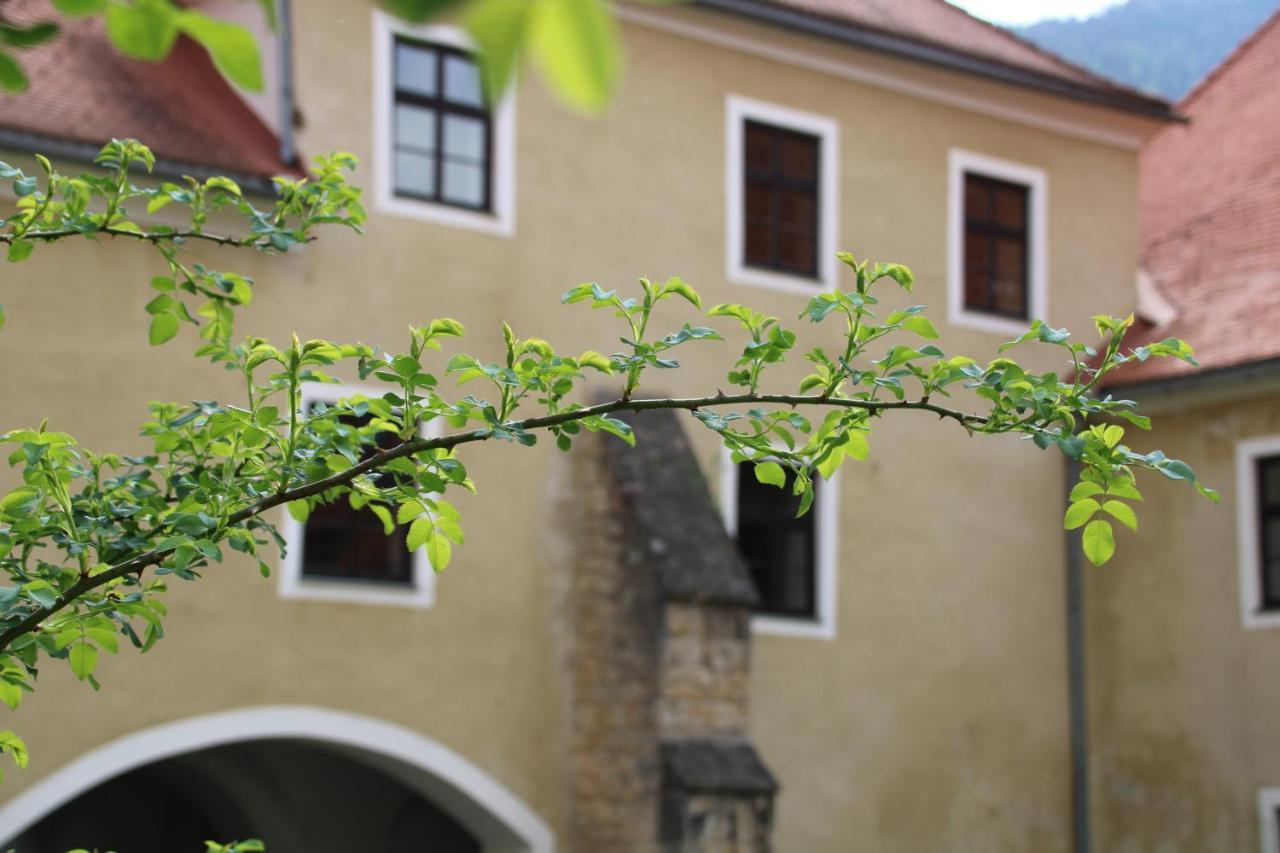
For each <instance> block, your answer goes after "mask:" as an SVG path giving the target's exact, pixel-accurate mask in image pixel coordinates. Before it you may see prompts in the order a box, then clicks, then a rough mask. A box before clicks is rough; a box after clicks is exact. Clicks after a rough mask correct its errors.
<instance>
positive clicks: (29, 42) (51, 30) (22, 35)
mask: <svg viewBox="0 0 1280 853" xmlns="http://www.w3.org/2000/svg"><path fill="white" fill-rule="evenodd" d="M57 34H58V25H57V24H55V23H53V22H52V21H45V22H43V23H39V24H32V25H31V26H29V27H15V26H12V25H10V24H0V41H3V42H4V43H5V44H11V45H13V46H14V47H35V46H36V45H39V44H44V43H45V42H47V41H48V40H49V39H51V38H53V37H54V36H56V35H57Z"/></svg>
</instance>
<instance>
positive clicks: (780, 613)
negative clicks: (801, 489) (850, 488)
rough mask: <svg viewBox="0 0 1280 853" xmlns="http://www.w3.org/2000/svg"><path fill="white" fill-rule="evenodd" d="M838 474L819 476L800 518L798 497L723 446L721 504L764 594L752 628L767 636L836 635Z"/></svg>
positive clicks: (827, 637) (758, 605)
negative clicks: (764, 478) (759, 478)
mask: <svg viewBox="0 0 1280 853" xmlns="http://www.w3.org/2000/svg"><path fill="white" fill-rule="evenodd" d="M839 476H840V475H839V474H838V473H837V474H836V475H835V476H834V477H832V478H831V479H830V480H817V481H815V489H814V500H813V506H812V508H811V509H810V510H809V512H808V513H806V514H805V515H804V516H802V517H800V518H796V517H795V515H796V510H797V508H798V502H799V499H798V498H796V497H794V496H793V495H792V494H791V489H790V477H789V476H788V483H787V488H784V489H779V488H778V487H776V486H770V485H765V484H762V483H760V482H758V481H757V480H756V478H755V473H754V471H753V463H751V462H741V463H734V462H733V460H732V458H731V456H730V454H729V452H728V451H727V450H725V451H723V452H722V456H721V473H720V504H721V508H722V511H723V513H724V522H725V528H726V529H727V530H728V531H729V535H730V536H731V537H733V539H734V541H735V542H736V543H737V545H738V548H739V550H740V551H741V553H742V556H743V559H744V561H745V562H746V564H747V568H748V570H749V571H750V572H751V579H752V582H753V583H754V584H755V586H756V591H757V592H758V593H759V595H760V602H759V603H758V604H757V606H756V612H755V615H754V616H753V617H752V628H753V629H755V630H756V631H759V632H761V633H766V634H779V635H783V636H790V637H813V638H819V639H833V638H834V637H835V635H836V559H837V556H836V531H837V524H838V516H837V499H838V496H839Z"/></svg>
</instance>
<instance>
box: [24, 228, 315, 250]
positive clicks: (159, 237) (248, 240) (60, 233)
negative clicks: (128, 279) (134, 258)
mask: <svg viewBox="0 0 1280 853" xmlns="http://www.w3.org/2000/svg"><path fill="white" fill-rule="evenodd" d="M94 234H106V235H107V236H108V237H132V238H133V239H134V240H139V241H141V242H144V243H178V242H185V241H187V240H203V241H204V242H206V243H213V244H214V245H217V246H237V247H241V248H248V247H250V246H264V247H265V246H268V245H270V242H269V240H267V239H266V238H263V237H260V236H258V235H250V236H248V237H224V236H222V235H221V234H206V233H204V232H203V231H172V232H168V233H162V232H155V231H130V230H128V229H126V228H114V227H102V228H95V229H94V230H92V231H78V230H76V229H74V228H60V229H57V230H54V231H35V232H26V233H23V234H0V244H6V243H14V242H17V241H20V240H32V241H34V240H41V241H44V242H46V243H52V242H54V241H55V240H62V239H64V238H66V237H90V236H93V235H94ZM313 240H315V237H312V236H310V235H308V236H307V237H306V238H305V239H304V240H301V241H299V242H307V243H310V242H311V241H313Z"/></svg>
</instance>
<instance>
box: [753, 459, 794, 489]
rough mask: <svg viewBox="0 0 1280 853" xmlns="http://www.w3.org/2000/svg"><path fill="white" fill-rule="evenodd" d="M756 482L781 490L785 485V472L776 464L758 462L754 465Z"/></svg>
mask: <svg viewBox="0 0 1280 853" xmlns="http://www.w3.org/2000/svg"><path fill="white" fill-rule="evenodd" d="M756 480H758V481H759V482H761V483H764V484H765V485H768V486H777V487H778V488H779V489H781V488H783V487H784V486H786V485H787V472H786V471H784V470H782V466H781V465H779V464H778V463H777V462H760V463H757V464H756Z"/></svg>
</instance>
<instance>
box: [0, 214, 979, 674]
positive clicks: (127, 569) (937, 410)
mask: <svg viewBox="0 0 1280 853" xmlns="http://www.w3.org/2000/svg"><path fill="white" fill-rule="evenodd" d="M125 233H126V234H127V233H128V232H125ZM131 236H137V235H131ZM754 403H767V404H775V405H783V406H793V407H794V406H831V407H836V408H848V409H862V410H864V411H868V412H872V413H879V412H885V411H894V410H899V409H901V410H916V411H924V412H931V413H933V414H935V415H938V416H939V417H941V418H948V419H951V420H954V421H956V422H957V423H959V424H961V425H962V426H964V427H965V428H966V429H967V428H970V427H981V426H984V425H986V424H987V423H988V418H985V417H981V416H979V415H970V414H965V413H964V412H960V411H956V410H954V409H948V408H946V407H944V406H938V405H934V404H933V403H930V402H928V401H927V400H915V401H911V400H904V401H896V402H876V401H868V400H849V399H844V398H839V397H827V396H825V395H812V394H717V395H715V396H713V397H683V398H658V399H642V400H628V399H617V400H612V401H610V402H606V403H599V404H597V405H594V406H588V407H585V408H582V409H575V410H573V411H569V412H560V413H557V414H554V415H543V416H541V417H533V418H525V419H524V420H520V421H510V422H507V423H505V424H503V426H505V427H507V428H511V429H520V430H534V429H546V428H549V427H555V426H561V425H563V424H567V423H572V422H575V421H581V420H585V419H587V418H592V417H598V416H601V415H608V414H612V413H614V412H624V411H629V412H642V411H647V410H653V409H685V410H688V411H697V410H698V409H703V408H713V407H719V406H736V405H749V404H754ZM492 437H493V430H492V429H491V428H486V429H477V430H471V431H469V432H462V433H457V434H455V435H450V436H443V437H441V438H416V439H413V440H410V441H405V442H402V443H401V444H398V445H396V446H395V447H392V448H389V449H387V450H380V451H378V452H376V453H374V454H373V455H372V456H370V457H369V458H368V459H365V460H364V461H362V462H359V463H357V464H355V465H352V466H351V467H350V468H347V469H346V470H344V471H339V472H338V473H336V474H333V475H331V476H329V477H325V478H324V479H321V480H316V481H314V482H311V483H306V484H304V485H301V486H298V487H297V488H294V489H288V490H285V491H281V492H278V493H277V494H274V495H271V496H270V497H267V498H263V499H262V500H260V501H258V502H257V503H254V504H251V505H249V506H247V507H245V508H243V509H241V510H238V511H236V512H234V513H232V514H231V515H229V516H228V517H227V520H226V522H225V525H226V526H228V527H229V526H233V525H237V524H240V523H242V522H245V521H248V520H249V519H251V518H254V517H255V516H258V515H261V514H262V513H264V512H266V511H267V510H269V509H273V508H274V507H277V506H280V505H281V504H286V503H289V502H290V501H296V500H302V499H303V498H309V497H312V496H313V495H318V494H320V493H321V492H325V491H328V490H329V489H332V488H335V487H338V486H344V485H346V484H348V483H350V482H351V481H352V480H354V479H355V478H356V477H359V476H360V475H362V474H366V473H369V472H371V471H376V470H377V469H379V468H381V467H382V466H383V465H385V464H387V463H388V462H390V461H392V460H393V459H399V458H402V457H405V456H412V455H413V454H415V453H421V452H423V451H426V450H439V449H449V448H453V447H457V446H458V445H461V444H469V443H471V442H476V441H486V440H489V439H491V438H492ZM173 551H174V549H173V548H165V549H156V550H154V551H148V552H146V553H144V554H139V555H138V556H136V557H133V558H131V559H129V560H126V561H124V562H123V563H117V564H116V565H114V566H112V567H111V568H109V569H107V570H106V571H103V572H100V573H99V574H96V575H92V576H84V577H81V578H80V580H78V581H76V582H75V583H74V584H72V585H71V586H70V587H68V588H67V589H66V590H65V591H64V592H63V593H62V594H61V595H59V596H58V598H57V599H56V600H55V601H54V603H53V604H52V605H51V606H50V607H46V608H40V609H38V610H36V611H34V612H33V613H31V614H30V615H28V616H27V617H26V618H24V619H23V620H22V621H21V622H19V623H17V624H16V625H14V626H13V627H11V628H8V629H6V630H5V631H3V632H0V652H3V651H4V650H5V649H7V648H8V647H9V645H10V644H11V643H12V642H13V641H14V640H16V639H18V638H19V637H21V636H22V635H24V634H26V633H29V632H31V631H33V630H36V629H38V628H39V625H40V623H41V622H42V621H43V620H45V619H47V618H48V617H50V616H52V615H54V614H55V613H57V612H59V611H60V610H63V609H64V608H66V607H67V606H69V605H70V604H72V603H73V602H75V601H76V600H77V599H79V598H80V597H81V596H83V595H85V594H86V593H89V592H92V591H93V590H95V589H97V588H99V587H102V586H105V585H106V584H108V583H110V582H111V581H113V580H116V579H117V578H122V577H126V576H127V575H132V574H141V573H142V572H143V571H145V570H146V569H147V568H149V567H151V566H154V565H156V564H158V563H160V562H161V561H163V560H164V559H165V558H166V557H168V556H169V555H170V554H172V553H173Z"/></svg>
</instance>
